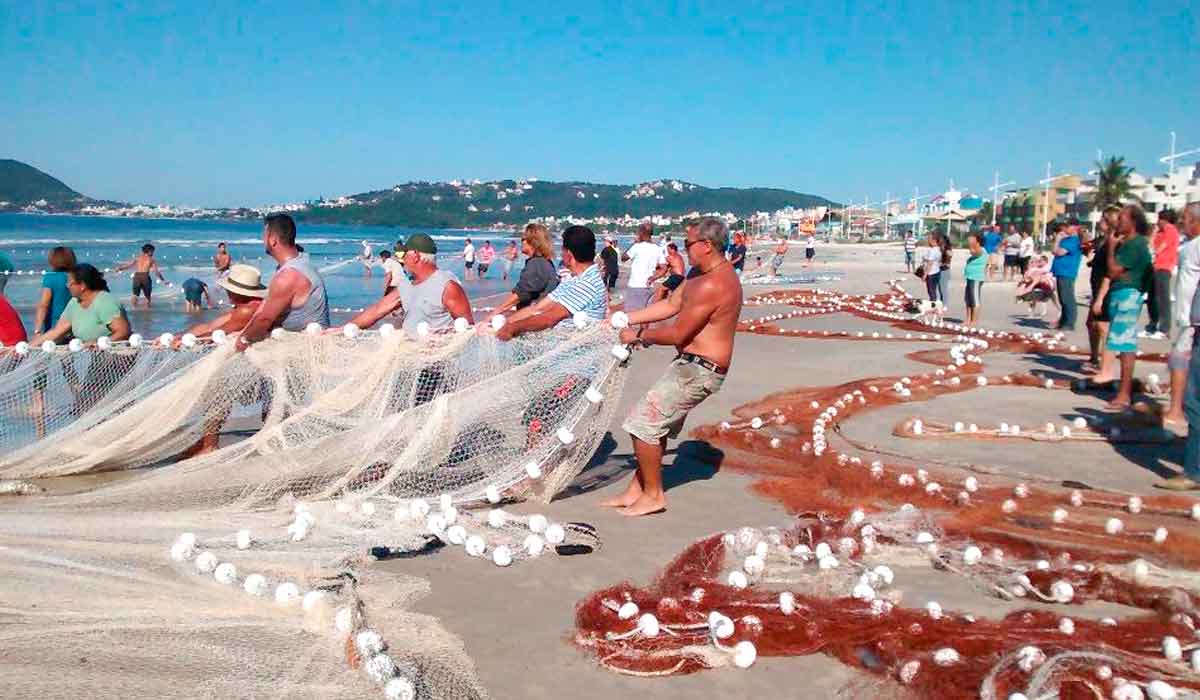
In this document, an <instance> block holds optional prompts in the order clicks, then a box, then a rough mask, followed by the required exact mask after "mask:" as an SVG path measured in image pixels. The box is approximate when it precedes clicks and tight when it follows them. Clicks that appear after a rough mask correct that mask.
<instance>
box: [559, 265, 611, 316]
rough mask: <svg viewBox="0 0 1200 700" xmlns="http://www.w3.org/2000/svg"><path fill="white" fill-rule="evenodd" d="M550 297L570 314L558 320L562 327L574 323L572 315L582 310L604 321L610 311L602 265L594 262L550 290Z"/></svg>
mask: <svg viewBox="0 0 1200 700" xmlns="http://www.w3.org/2000/svg"><path fill="white" fill-rule="evenodd" d="M549 299H550V300H551V301H556V302H558V303H559V304H562V306H563V307H565V308H566V310H567V313H569V314H570V316H568V317H567V318H565V319H563V320H562V321H559V322H558V327H560V328H564V327H566V326H568V325H570V324H572V323H573V321H572V317H574V315H575V314H577V313H581V312H582V313H583V314H585V315H586V316H587V317H588V318H589V319H590V320H592V321H603V320H604V316H605V314H606V313H607V311H608V289H607V288H606V287H605V286H604V277H603V275H601V274H600V266H599V265H595V264H593V265H591V266H589V267H588V269H586V270H584V271H583V273H582V274H579V275H576V276H575V277H572V278H570V279H567V280H563V281H562V282H561V283H559V285H558V287H556V288H555V290H554V291H553V292H550V296H549Z"/></svg>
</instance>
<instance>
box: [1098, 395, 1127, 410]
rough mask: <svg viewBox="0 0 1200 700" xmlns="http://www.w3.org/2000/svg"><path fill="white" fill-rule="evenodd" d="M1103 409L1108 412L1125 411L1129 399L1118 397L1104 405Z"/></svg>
mask: <svg viewBox="0 0 1200 700" xmlns="http://www.w3.org/2000/svg"><path fill="white" fill-rule="evenodd" d="M1104 407H1105V408H1106V409H1108V410H1110V411H1127V410H1129V399H1126V398H1121V397H1120V396H1118V397H1117V398H1115V399H1113V400H1112V401H1109V402H1108V403H1106V404H1104Z"/></svg>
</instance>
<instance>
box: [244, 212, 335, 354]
mask: <svg viewBox="0 0 1200 700" xmlns="http://www.w3.org/2000/svg"><path fill="white" fill-rule="evenodd" d="M263 247H264V248H265V249H266V252H267V255H269V256H271V257H272V258H274V260H275V262H276V263H278V264H279V268H278V269H277V270H276V271H275V275H274V276H273V277H271V285H270V286H269V287H268V288H267V298H266V300H264V301H263V303H262V304H261V305H260V306H259V307H258V311H256V312H255V313H254V316H253V318H251V319H250V322H249V323H248V324H246V329H245V330H244V331H242V334H241V335H239V336H238V339H237V342H236V343H235V345H234V346H235V347H236V348H237V350H238V352H241V351H243V350H245V349H246V348H248V347H250V346H251V345H253V344H254V343H257V342H259V341H261V340H262V339H264V338H266V337H267V335H269V334H270V332H271V329H273V328H275V327H276V326H279V327H280V328H283V329H284V330H287V331H293V332H296V333H298V332H300V331H303V330H304V329H305V328H306V327H307V326H308V324H309V323H316V324H317V325H319V326H321V327H322V328H328V327H329V302H328V300H327V298H326V296H325V280H323V279H321V275H320V273H318V272H317V270H316V268H315V267H313V265H312V261H311V260H310V259H309V257H308V255H307V254H305V253H302V252H301V251H300V250H299V246H297V245H296V222H295V221H294V220H293V219H292V217H290V216H288V215H287V214H272V215H270V216H268V217H267V218H266V219H265V220H264V221H263Z"/></svg>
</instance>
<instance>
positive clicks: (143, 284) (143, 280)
mask: <svg viewBox="0 0 1200 700" xmlns="http://www.w3.org/2000/svg"><path fill="white" fill-rule="evenodd" d="M153 289H154V281H153V280H151V279H150V273H149V272H135V273H133V296H135V297H136V296H138V295H139V294H142V295H144V296H145V297H146V298H147V299H149V298H150V292H151V291H152V290H153Z"/></svg>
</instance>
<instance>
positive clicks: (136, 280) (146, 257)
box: [116, 243, 170, 309]
mask: <svg viewBox="0 0 1200 700" xmlns="http://www.w3.org/2000/svg"><path fill="white" fill-rule="evenodd" d="M131 267H133V268H136V269H135V271H134V273H133V293H132V294H131V295H130V297H129V303H130V305H131V306H133V307H134V308H137V305H138V293H139V292H140V293H142V294H145V295H146V308H147V309H148V308H150V293H151V292H152V291H153V290H154V282H153V281H152V280H151V279H150V273H151V272H153V273H154V274H155V275H157V276H158V281H159V282H163V283H165V284H170V282H167V278H166V277H163V273H162V270H160V269H158V261H157V260H155V259H154V246H152V245H150V244H149V243H147V244H146V245H144V246H142V254H141V255H139V256H137V257H136V258H134V259H133V260H130V261H129V262H127V263H124V264H123V265H117V269H116V271H117V272H121V271H122V270H128V269H129V268H131Z"/></svg>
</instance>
